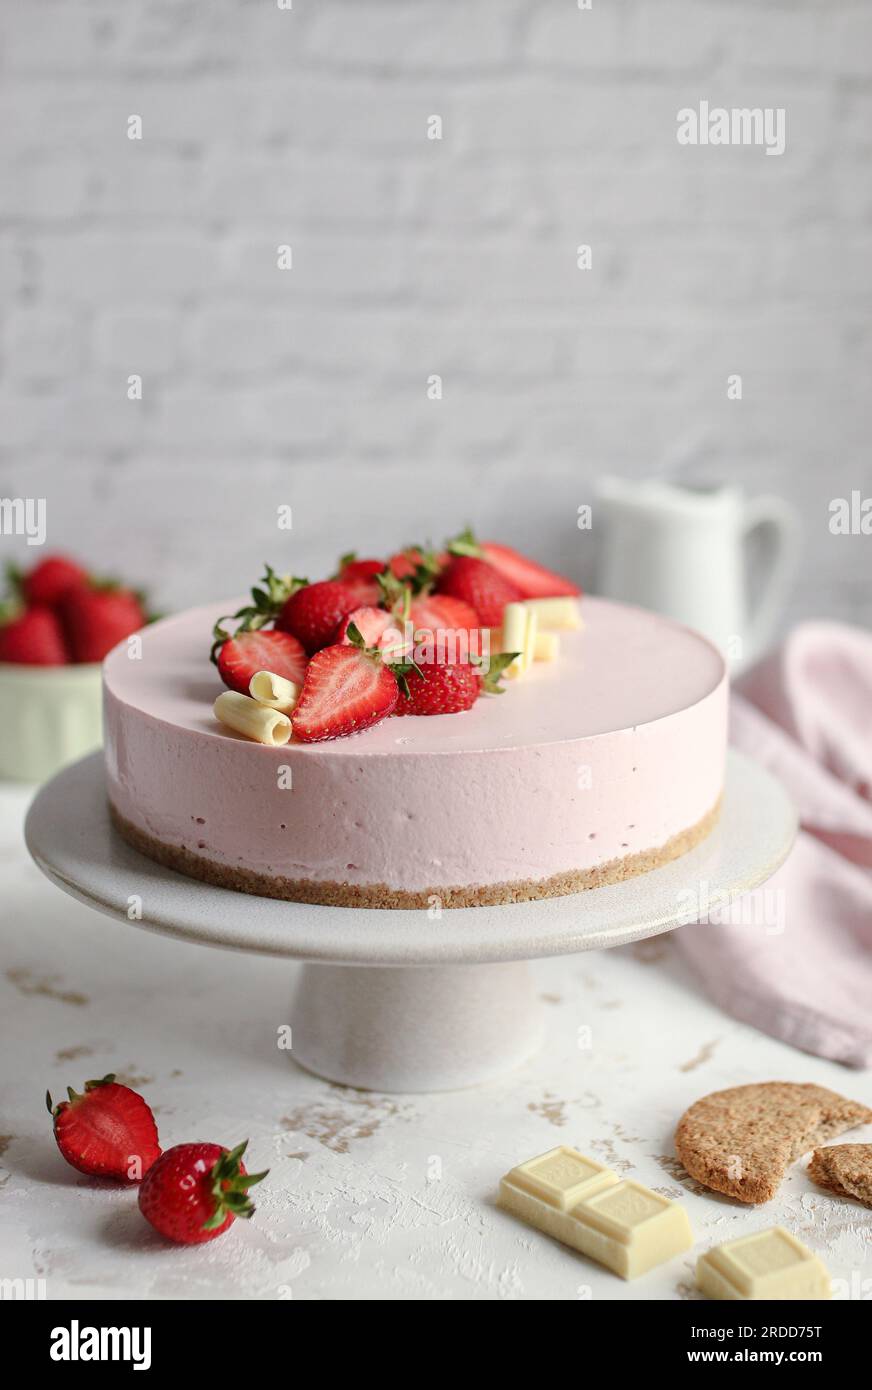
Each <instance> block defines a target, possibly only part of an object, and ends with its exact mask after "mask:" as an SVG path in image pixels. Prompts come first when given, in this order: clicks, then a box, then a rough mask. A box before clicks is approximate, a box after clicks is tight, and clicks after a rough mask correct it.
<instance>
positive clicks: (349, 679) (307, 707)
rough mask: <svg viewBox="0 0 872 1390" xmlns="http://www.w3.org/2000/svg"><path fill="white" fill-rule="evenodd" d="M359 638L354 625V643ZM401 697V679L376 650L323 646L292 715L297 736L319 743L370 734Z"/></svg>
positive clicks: (308, 673) (311, 667) (351, 633)
mask: <svg viewBox="0 0 872 1390" xmlns="http://www.w3.org/2000/svg"><path fill="white" fill-rule="evenodd" d="M355 634H357V629H356V628H355V627H354V626H353V625H352V626H351V627H350V628H349V636H350V637H351V640H352V642H354V640H355ZM357 637H358V639H359V640H360V641H361V642H362V640H363V639H362V638H360V634H357ZM398 695H399V686H398V685H397V681H396V677H395V676H394V674H393V672H392V671H391V670H390V668H389V667H387V666H386V665H385V664H384V662H383V661H382V659H381V656H380V655H379V653H378V652H377V651H374V650H373V649H372V648H365V649H364V648H363V647H362V646H357V645H349V646H345V645H342V646H332V647H324V648H323V649H322V650H321V651H319V652H316V653H315V655H314V656H313V657H312V660H311V661H310V662H309V667H308V670H307V671H306V678H305V680H304V681H303V689H302V691H301V693H300V699H299V701H298V703H297V707H296V709H295V710H294V713H293V715H292V716H291V723H292V725H293V728H294V737H295V738H297V739H299V740H300V741H301V742H302V743H317V742H320V741H321V740H322V739H327V738H342V737H344V736H345V735H346V734H355V733H358V732H359V731H360V730H361V729H368V728H370V727H371V726H372V725H373V724H378V723H379V722H380V721H381V720H382V719H385V718H386V717H387V715H389V714H390V713H391V712H392V710H393V708H394V706H395V705H396V703H397V697H398Z"/></svg>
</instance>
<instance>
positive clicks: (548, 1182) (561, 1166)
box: [504, 1144, 617, 1211]
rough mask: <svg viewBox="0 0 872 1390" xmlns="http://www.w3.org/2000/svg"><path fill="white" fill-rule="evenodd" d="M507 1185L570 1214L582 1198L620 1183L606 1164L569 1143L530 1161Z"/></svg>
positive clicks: (507, 1179)
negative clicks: (518, 1188) (585, 1154)
mask: <svg viewBox="0 0 872 1390" xmlns="http://www.w3.org/2000/svg"><path fill="white" fill-rule="evenodd" d="M504 1181H505V1182H507V1183H509V1184H511V1185H513V1186H515V1187H520V1188H522V1189H523V1190H524V1191H526V1192H529V1193H530V1194H531V1195H532V1196H534V1197H538V1198H539V1199H540V1201H543V1202H547V1203H548V1205H549V1206H552V1207H556V1208H557V1210H558V1211H570V1210H571V1209H572V1208H573V1207H574V1206H575V1205H576V1203H577V1202H580V1201H581V1200H582V1198H584V1197H587V1196H590V1195H591V1194H592V1193H594V1192H597V1191H599V1189H600V1188H601V1187H602V1186H603V1185H604V1183H605V1185H607V1184H608V1183H612V1182H617V1177H616V1176H615V1174H614V1173H612V1171H611V1170H610V1169H609V1168H606V1166H605V1164H604V1163H597V1162H596V1160H595V1159H593V1158H585V1156H584V1154H580V1153H579V1152H578V1150H577V1149H570V1148H569V1147H568V1146H567V1145H566V1144H561V1145H560V1147H559V1148H556V1149H549V1150H548V1153H545V1154H540V1155H539V1157H538V1158H531V1159H528V1161H527V1162H526V1163H521V1164H519V1165H518V1167H517V1168H513V1169H512V1171H511V1173H507V1174H506V1177H505V1179H504Z"/></svg>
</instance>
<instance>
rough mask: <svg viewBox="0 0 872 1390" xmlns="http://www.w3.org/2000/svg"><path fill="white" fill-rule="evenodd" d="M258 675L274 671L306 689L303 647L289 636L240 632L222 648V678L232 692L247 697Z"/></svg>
mask: <svg viewBox="0 0 872 1390" xmlns="http://www.w3.org/2000/svg"><path fill="white" fill-rule="evenodd" d="M257 671H272V673H273V675H275V676H284V678H285V680H288V681H293V682H294V685H302V683H303V677H304V676H305V674H306V653H305V652H304V650H303V646H302V643H301V642H298V641H297V639H296V637H292V636H291V634H290V633H289V632H275V631H273V630H271V629H270V630H266V631H265V630H264V629H261V630H260V631H256V632H238V633H237V634H236V636H235V637H231V638H229V639H228V640H227V641H226V642H225V643H224V645H223V646H221V647H219V648H218V674H219V675H220V677H221V679H222V680H223V682H224V684H225V685H227V686H229V687H230V689H231V690H238V691H239V692H240V693H241V694H242V695H247V694H248V687H249V685H250V684H251V678H252V676H253V675H255V673H256V672H257Z"/></svg>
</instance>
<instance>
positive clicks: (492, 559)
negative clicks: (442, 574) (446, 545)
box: [450, 531, 581, 598]
mask: <svg viewBox="0 0 872 1390" xmlns="http://www.w3.org/2000/svg"><path fill="white" fill-rule="evenodd" d="M450 549H451V551H452V553H453V554H454V555H470V556H472V557H473V558H475V559H479V560H487V562H488V564H489V565H493V567H494V569H495V570H499V572H500V574H501V575H502V576H503V577H504V578H505V579H507V580H508V581H509V582H510V583H512V584H514V585H515V586H516V587H517V589H518V591H519V594H520V597H521V598H559V597H561V596H563V595H569V596H572V597H575V596H577V595H578V594H580V593H581V590H580V589H579V587H578V585H577V584H573V583H572V580H571V579H564V577H563V575H561V574H555V572H554V570H549V569H546V568H545V566H544V565H539V564H537V563H536V561H535V560H528V559H527V557H526V555H521V554H520V552H519V551H517V550H513V549H512V547H511V546H510V545H500V544H498V543H497V542H496V541H476V539H475V537H474V535H473V534H472V532H471V531H464V532H463V533H462V534H461V535H460V536H458V537H457V538H456V540H453V541H451V542H450Z"/></svg>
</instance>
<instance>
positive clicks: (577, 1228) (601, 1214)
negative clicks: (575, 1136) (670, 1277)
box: [499, 1146, 693, 1279]
mask: <svg viewBox="0 0 872 1390" xmlns="http://www.w3.org/2000/svg"><path fill="white" fill-rule="evenodd" d="M499 1202H500V1206H501V1207H504V1208H505V1209H506V1210H507V1211H510V1212H512V1214H513V1215H515V1216H518V1217H520V1218H521V1220H522V1221H527V1222H529V1223H530V1225H532V1226H535V1227H536V1228H537V1229H538V1230H540V1231H544V1233H545V1234H546V1235H549V1236H554V1238H555V1239H556V1240H559V1241H562V1242H563V1244H564V1245H570V1246H572V1248H573V1249H574V1250H578V1251H579V1252H580V1253H581V1254H582V1255H588V1256H589V1257H590V1258H591V1259H594V1260H598V1261H599V1263H600V1264H604V1265H605V1266H606V1267H607V1268H608V1269H611V1270H613V1271H614V1273H615V1274H619V1275H620V1276H621V1277H622V1278H623V1279H633V1278H635V1277H636V1275H637V1274H644V1273H645V1271H646V1270H648V1269H651V1268H652V1267H653V1266H654V1265H657V1264H661V1263H662V1262H663V1261H664V1260H668V1259H671V1258H672V1257H673V1255H678V1254H680V1253H681V1251H682V1250H687V1249H689V1247H690V1246H691V1245H692V1244H693V1236H692V1234H691V1230H690V1222H689V1221H688V1219H687V1213H686V1212H685V1210H684V1208H683V1207H682V1206H679V1204H678V1203H677V1202H670V1201H669V1200H668V1199H667V1198H665V1197H661V1196H659V1194H658V1193H656V1192H651V1191H650V1189H649V1188H647V1187H643V1186H642V1184H641V1183H637V1182H631V1181H626V1180H625V1181H623V1182H622V1181H621V1180H620V1179H619V1178H618V1175H617V1173H614V1172H612V1170H611V1169H610V1168H606V1167H604V1165H603V1164H601V1163H597V1162H596V1160H595V1159H592V1158H586V1157H585V1156H584V1154H580V1153H578V1151H577V1150H576V1149H570V1148H567V1147H565V1146H563V1147H561V1148H558V1149H551V1150H550V1151H549V1152H548V1153H546V1154H540V1156H539V1157H538V1158H531V1159H529V1160H528V1161H527V1162H526V1163H521V1164H519V1166H518V1167H517V1168H513V1169H512V1171H511V1172H510V1173H507V1174H506V1176H505V1177H504V1178H503V1180H502V1182H501V1183H500V1197H499Z"/></svg>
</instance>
